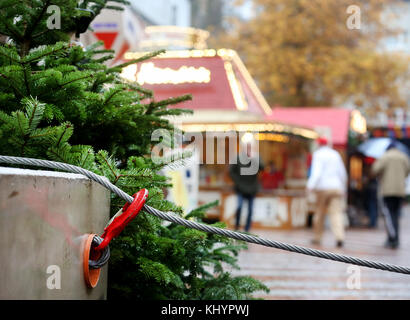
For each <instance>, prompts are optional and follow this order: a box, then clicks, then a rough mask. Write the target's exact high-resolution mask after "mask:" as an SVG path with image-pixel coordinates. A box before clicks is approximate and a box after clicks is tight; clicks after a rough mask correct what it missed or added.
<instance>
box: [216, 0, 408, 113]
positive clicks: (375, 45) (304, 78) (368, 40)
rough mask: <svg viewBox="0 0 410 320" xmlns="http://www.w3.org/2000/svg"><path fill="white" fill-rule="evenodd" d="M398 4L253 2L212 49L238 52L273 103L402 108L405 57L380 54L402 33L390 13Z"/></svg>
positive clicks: (377, 0) (376, 0)
mask: <svg viewBox="0 0 410 320" xmlns="http://www.w3.org/2000/svg"><path fill="white" fill-rule="evenodd" d="M239 2H243V1H239ZM399 2H400V1H393V0H358V1H355V2H354V4H355V5H356V6H357V7H358V8H359V10H360V11H359V12H354V10H351V9H349V10H348V8H349V6H351V5H352V1H350V0H254V1H253V5H254V13H255V14H254V17H253V18H252V19H251V20H249V21H247V22H243V21H240V22H238V23H236V24H235V23H234V24H233V26H234V27H233V30H231V32H230V33H229V34H226V35H225V36H223V37H222V38H220V39H219V43H218V44H217V45H218V46H221V45H222V44H223V45H224V46H230V47H232V48H234V49H236V50H237V51H238V52H239V54H240V55H241V56H242V58H243V59H244V60H245V63H246V65H247V67H248V68H249V70H250V72H251V74H252V75H253V76H254V77H255V79H256V80H257V82H258V84H259V86H260V88H261V90H262V91H263V93H264V95H265V97H266V98H267V100H268V102H269V103H270V104H271V105H275V104H279V105H284V106H331V105H341V104H345V103H352V104H354V105H355V106H357V107H362V108H363V110H364V111H365V112H366V113H367V114H369V115H370V114H372V113H373V112H376V111H379V110H382V109H384V110H385V109H386V108H389V107H404V106H405V99H403V97H402V95H401V93H400V87H403V85H404V83H405V82H406V81H408V80H409V69H408V63H409V57H408V56H405V55H403V54H399V53H391V52H386V51H383V50H381V48H382V44H381V43H382V41H383V40H385V39H386V38H387V37H394V36H395V34H396V33H397V32H399V31H400V30H394V29H393V28H392V27H390V25H391V24H389V21H392V20H391V19H395V17H394V15H393V14H391V11H390V13H389V10H388V9H389V8H391V6H400V3H399ZM357 7H356V8H357ZM353 14H356V15H357V14H358V15H359V16H358V17H352V15H353ZM349 17H350V18H349ZM355 18H356V19H360V21H354V19H355ZM349 19H350V22H352V21H353V23H355V26H356V28H349V26H348V23H347V22H348V20H349ZM357 22H359V24H358V23H357ZM357 25H359V28H357Z"/></svg>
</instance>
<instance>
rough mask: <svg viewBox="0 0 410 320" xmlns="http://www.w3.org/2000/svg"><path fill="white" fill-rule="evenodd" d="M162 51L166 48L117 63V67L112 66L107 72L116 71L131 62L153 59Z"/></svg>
mask: <svg viewBox="0 0 410 320" xmlns="http://www.w3.org/2000/svg"><path fill="white" fill-rule="evenodd" d="M162 53H165V50H158V51H154V52H150V53H147V54H145V55H143V56H142V57H140V58H137V59H134V60H130V61H127V62H125V63H122V64H119V65H116V66H115V67H112V68H110V69H108V70H107V72H116V71H118V70H121V69H122V68H125V67H127V66H129V65H130V64H135V63H140V62H142V61H145V60H149V59H152V58H153V57H156V56H158V55H160V54H162Z"/></svg>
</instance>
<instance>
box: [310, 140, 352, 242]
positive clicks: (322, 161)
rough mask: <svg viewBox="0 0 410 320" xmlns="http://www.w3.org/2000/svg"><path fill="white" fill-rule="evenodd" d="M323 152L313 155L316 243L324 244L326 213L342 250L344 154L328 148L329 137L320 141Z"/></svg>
mask: <svg viewBox="0 0 410 320" xmlns="http://www.w3.org/2000/svg"><path fill="white" fill-rule="evenodd" d="M318 144H319V149H317V150H316V151H315V152H314V153H313V156H312V166H311V173H310V176H309V179H308V182H307V189H308V192H315V193H316V211H315V213H314V216H313V231H314V238H313V240H312V243H313V244H320V243H321V240H322V235H323V229H324V221H325V217H326V214H329V218H330V227H331V230H332V232H333V234H334V236H335V238H336V245H337V246H338V247H342V246H343V243H344V240H345V224H344V221H345V220H344V213H343V210H344V196H345V193H346V187H347V173H346V168H345V166H344V163H343V160H342V157H341V156H340V154H339V153H338V152H337V151H336V150H334V149H332V148H330V147H329V146H328V141H327V139H326V138H323V137H321V138H319V139H318Z"/></svg>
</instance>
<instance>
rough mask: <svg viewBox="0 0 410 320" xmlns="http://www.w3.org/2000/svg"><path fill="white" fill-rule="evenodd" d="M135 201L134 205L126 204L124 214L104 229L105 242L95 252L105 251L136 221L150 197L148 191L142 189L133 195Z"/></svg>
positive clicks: (113, 219) (118, 215) (119, 215)
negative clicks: (112, 241)
mask: <svg viewBox="0 0 410 320" xmlns="http://www.w3.org/2000/svg"><path fill="white" fill-rule="evenodd" d="M133 197H134V201H132V203H128V202H127V203H126V204H125V205H124V206H123V208H122V212H121V211H120V212H119V213H117V214H116V215H115V216H114V217H113V218H112V219H111V222H110V223H109V224H108V225H107V226H106V227H105V228H104V233H103V234H102V236H101V238H103V241H102V242H101V243H100V244H99V245H98V246H97V247H96V248H95V250H97V251H98V250H103V249H104V248H105V247H106V246H108V244H109V243H110V241H111V240H112V239H113V238H115V237H116V236H118V235H119V234H120V233H121V232H122V230H124V228H125V226H126V225H127V224H128V223H130V222H131V220H132V219H134V218H135V217H136V216H137V215H138V213H139V212H140V210H141V209H142V207H143V205H144V203H145V201H146V200H147V197H148V190H147V189H142V190H140V191H138V192H137V193H135V194H134V195H133Z"/></svg>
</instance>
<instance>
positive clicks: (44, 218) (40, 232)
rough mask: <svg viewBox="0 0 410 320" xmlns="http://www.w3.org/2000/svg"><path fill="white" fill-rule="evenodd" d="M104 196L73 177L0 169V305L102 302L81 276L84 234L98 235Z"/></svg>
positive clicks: (99, 290) (105, 211)
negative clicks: (20, 301) (0, 301)
mask: <svg viewBox="0 0 410 320" xmlns="http://www.w3.org/2000/svg"><path fill="white" fill-rule="evenodd" d="M109 206H110V194H109V191H108V190H106V189H105V188H104V187H102V186H100V185H99V184H97V183H95V182H93V181H91V180H89V179H88V178H87V177H85V176H83V175H78V174H71V173H61V172H52V171H42V170H26V169H14V168H5V167H0V299H106V296H107V266H105V267H103V268H102V269H101V274H100V279H99V282H98V284H97V286H96V287H95V288H93V289H90V288H88V287H87V285H86V284H85V281H84V273H83V251H84V243H85V239H86V238H87V234H90V233H96V234H101V233H102V231H103V229H104V226H105V225H106V223H107V221H108V219H109Z"/></svg>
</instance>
